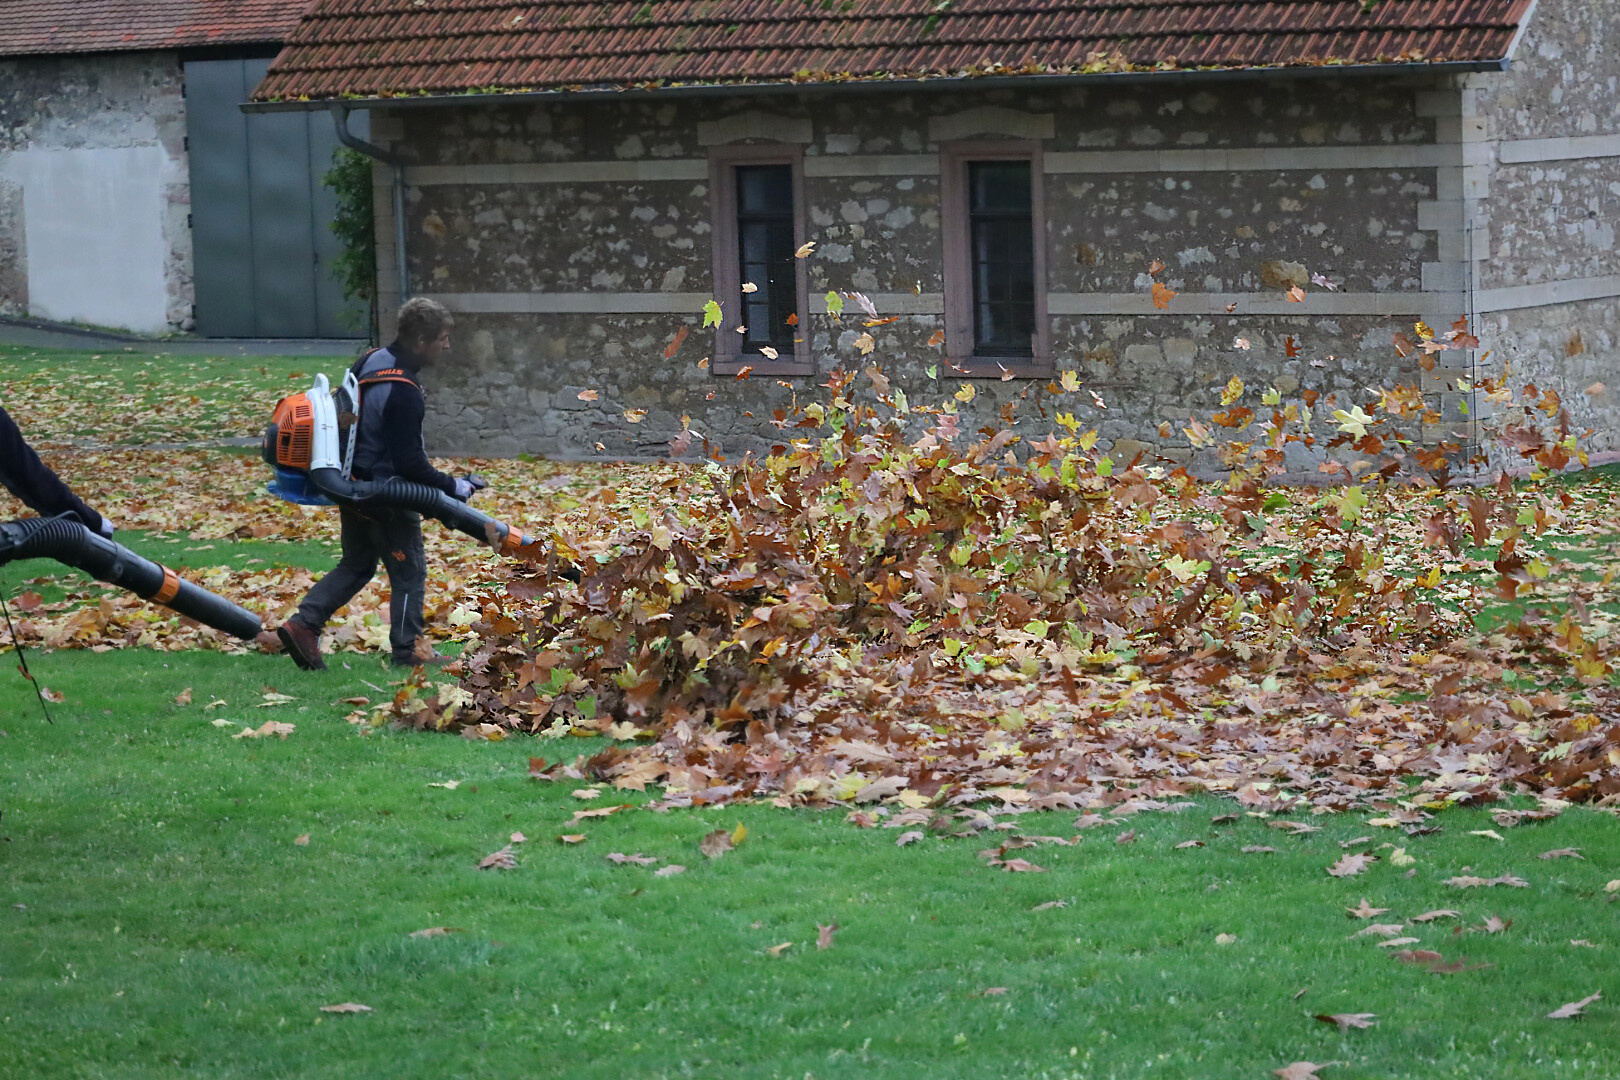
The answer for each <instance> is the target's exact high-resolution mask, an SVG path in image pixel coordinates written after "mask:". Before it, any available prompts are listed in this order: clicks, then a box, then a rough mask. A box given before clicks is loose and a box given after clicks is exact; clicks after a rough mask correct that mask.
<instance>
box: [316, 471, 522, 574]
mask: <svg viewBox="0 0 1620 1080" xmlns="http://www.w3.org/2000/svg"><path fill="white" fill-rule="evenodd" d="M309 478H310V480H311V481H312V482H313V483H314V485H315V487H316V488H318V489H319V490H320V491H322V492H324V493H325V494H327V495H329V496H331V497H332V499H333V500H334V501H336V502H338V503H342V504H345V505H348V506H352V507H354V508H355V509H356V510H361V511H363V510H365V508H366V507H367V506H375V507H377V508H379V509H390V510H395V509H397V510H414V511H416V512H417V513H418V514H421V515H422V516H423V517H430V518H433V519H435V520H437V521H440V522H442V523H444V525H446V526H447V527H449V528H452V529H455V530H456V531H457V532H463V533H466V534H467V535H468V536H470V537H472V538H473V539H475V540H478V541H479V542H481V543H485V544H488V545H489V546H490V547H492V548H494V549H495V550H496V551H499V552H500V553H501V554H502V555H511V554H514V553H515V552H516V551H517V550H518V549H519V548H520V547H523V546H524V545H526V544H530V543H533V541H532V540H531V538H529V537H527V536H524V535H523V534H522V533H520V532H518V531H517V530H516V529H513V528H512V527H510V526H509V525H507V524H506V523H505V522H502V521H496V520H495V519H494V518H492V517H490V516H489V515H488V514H485V513H482V512H480V511H478V510H474V509H473V508H472V507H470V506H468V505H467V504H466V503H464V502H462V501H461V500H459V499H455V498H451V497H450V496H449V495H446V494H445V493H444V492H442V491H440V490H439V489H438V488H433V487H428V486H427V485H426V484H417V483H412V482H411V481H409V480H401V479H400V478H399V477H397V476H396V477H391V478H389V479H387V480H348V479H345V478H344V476H343V473H342V472H340V471H339V470H337V469H311V470H309Z"/></svg>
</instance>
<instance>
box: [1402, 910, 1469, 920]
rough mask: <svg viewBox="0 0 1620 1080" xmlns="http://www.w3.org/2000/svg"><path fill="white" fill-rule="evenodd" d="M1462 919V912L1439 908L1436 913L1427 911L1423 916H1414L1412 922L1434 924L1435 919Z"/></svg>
mask: <svg viewBox="0 0 1620 1080" xmlns="http://www.w3.org/2000/svg"><path fill="white" fill-rule="evenodd" d="M1461 917H1462V912H1460V911H1453V910H1451V909H1450V908H1438V909H1436V910H1434V911H1425V912H1424V913H1423V914H1421V915H1414V916H1412V921H1413V922H1433V921H1434V920H1435V919H1459V918H1461Z"/></svg>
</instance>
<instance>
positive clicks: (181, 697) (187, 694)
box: [174, 686, 191, 705]
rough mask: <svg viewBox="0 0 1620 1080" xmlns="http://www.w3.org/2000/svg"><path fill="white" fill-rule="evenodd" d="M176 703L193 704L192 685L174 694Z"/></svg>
mask: <svg viewBox="0 0 1620 1080" xmlns="http://www.w3.org/2000/svg"><path fill="white" fill-rule="evenodd" d="M174 703H175V704H176V705H190V704H191V687H189V686H188V687H186V688H185V689H184V690H182V691H180V692H179V693H178V694H176V695H174Z"/></svg>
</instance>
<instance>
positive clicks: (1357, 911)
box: [1345, 896, 1389, 919]
mask: <svg viewBox="0 0 1620 1080" xmlns="http://www.w3.org/2000/svg"><path fill="white" fill-rule="evenodd" d="M1345 910H1346V911H1348V912H1349V913H1350V916H1351V918H1355V919H1370V918H1372V917H1373V916H1374V915H1382V914H1384V913H1385V912H1387V911H1388V910H1389V908H1387V907H1373V906H1372V905H1371V904H1369V903H1367V898H1366V897H1365V896H1363V897H1362V898H1361V903H1360V905H1358V906H1357V907H1353V908H1345Z"/></svg>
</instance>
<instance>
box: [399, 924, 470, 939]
mask: <svg viewBox="0 0 1620 1080" xmlns="http://www.w3.org/2000/svg"><path fill="white" fill-rule="evenodd" d="M460 930H461V928H460V927H459V926H429V927H426V928H425V929H422V930H412V931H411V932H410V933H409V934H407V935H405V936H406V937H413V938H430V937H444V936H445V935H446V934H455V933H459V932H460Z"/></svg>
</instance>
